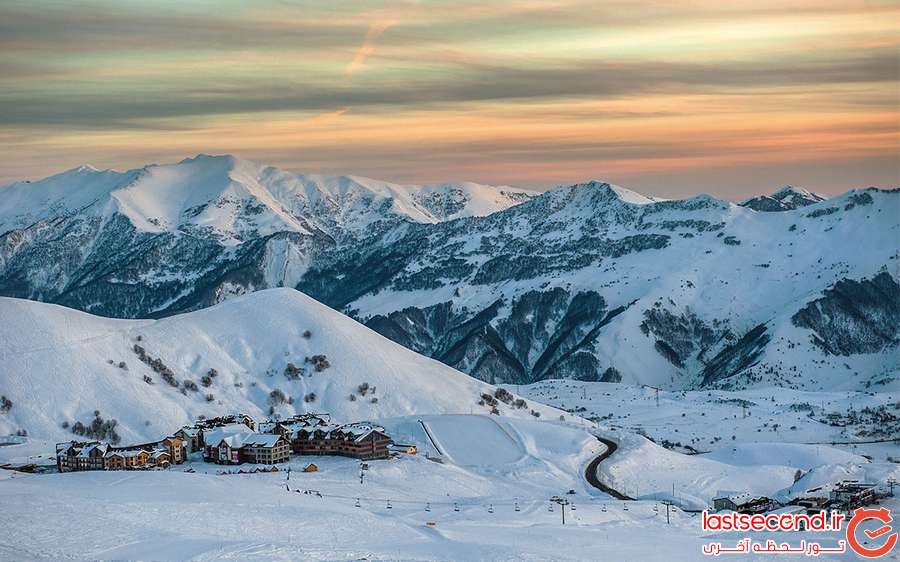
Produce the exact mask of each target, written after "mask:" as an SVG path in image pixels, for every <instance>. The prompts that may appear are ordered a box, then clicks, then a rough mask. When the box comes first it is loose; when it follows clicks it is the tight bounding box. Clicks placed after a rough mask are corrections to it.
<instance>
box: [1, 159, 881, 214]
mask: <svg viewBox="0 0 900 562" xmlns="http://www.w3.org/2000/svg"><path fill="white" fill-rule="evenodd" d="M199 156H212V157H226V156H230V157H234V158H237V159H239V160H250V161H252V162H255V163H256V164H259V165H262V166H269V165H273V164H270V163H269V162H265V161H260V160H256V159H250V158H244V157H242V156H241V155H239V154H224V153H223V154H209V153H197V154H191V155H186V156H184V157H183V158H178V159H176V160H172V161H160V162H145V163H144V164H141V165H138V166H110V167H106V166H97V165H94V164H93V163H91V162H82V163H80V164H78V165H76V166H71V167H68V168H66V169H61V170H55V171H52V172H50V173H49V174H47V175H46V176H41V177H31V178H19V179H17V180H13V181H12V182H2V183H0V188H2V187H4V186H7V185H11V184H12V183H16V182H19V181H28V182H34V181H39V180H42V179H45V178H47V177H52V176H55V175H59V174H62V173H65V172H69V171H72V170H74V169H77V168H78V167H80V166H90V167H92V168H94V169H96V170H98V171H105V170H113V171H117V172H126V171H128V170H134V169H139V168H141V167H144V166H151V165H161V166H165V165H172V164H177V163H179V162H182V161H184V160H190V159H193V158H196V157H199ZM276 167H278V168H280V169H282V170H284V171H288V172H292V173H296V174H303V175H325V176H352V177H362V178H368V179H373V180H377V181H385V182H389V183H393V184H397V185H400V186H403V185H428V184H445V183H458V182H472V183H481V182H475V181H473V180H470V179H467V178H446V179H437V180H434V181H425V182H421V183H412V182H402V181H393V180H391V179H389V178H379V177H371V176H364V175H362V174H352V173H348V174H323V173H320V172H317V171H311V170H295V169H291V168H290V167H286V168H282V167H280V166H276ZM590 181H598V182H606V183H610V184H612V185H615V186H618V187H622V188H625V189H628V190H630V191H635V192H637V193H640V194H642V195H652V196H655V197H659V198H661V199H665V198H666V196H665V195H663V194H655V193H649V192H645V191H641V190H640V189H635V188H634V187H633V186H629V185H622V184H621V183H617V182H615V181H611V180H609V179H608V178H604V177H598V176H594V177H585V178H581V179H580V180H575V181H570V182H562V183H558V184H553V185H539V186H526V185H513V184H494V185H492V186H493V187H504V186H506V187H515V188H522V189H528V190H532V191H535V192H538V193H540V192H545V191H549V190H551V189H555V188H559V187H566V186H569V185H573V184H577V183H586V182H590ZM482 185H491V184H482ZM785 187H794V188H802V189H806V190H808V191H812V192H814V193H817V194H819V195H824V196H828V197H833V196H835V195H841V194H843V193H846V192H847V191H850V190H852V189H864V188H868V187H875V188H879V189H894V188H896V186H881V185H858V186H848V187H847V188H846V189H844V190H842V191H838V192H836V193H825V192H822V191H819V190H816V189H814V188H810V187H809V186H805V185H798V184H778V185H771V186H761V187H760V189H759V190H758V191H757V192H754V193H749V194H748V195H745V196H741V197H729V196H721V195H716V194H714V193H709V192H706V191H697V192H695V193H685V194H682V195H676V196H673V198H685V197H691V196H694V195H713V196H715V197H719V198H721V199H724V200H728V201H733V202H741V201H744V200H746V199H749V198H751V197H754V196H760V195H772V194H774V193H775V192H777V191H779V190H780V189H783V188H785Z"/></svg>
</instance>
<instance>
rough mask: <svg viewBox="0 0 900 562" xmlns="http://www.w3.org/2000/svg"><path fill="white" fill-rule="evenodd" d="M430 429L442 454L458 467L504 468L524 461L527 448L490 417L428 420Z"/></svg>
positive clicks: (430, 417)
mask: <svg viewBox="0 0 900 562" xmlns="http://www.w3.org/2000/svg"><path fill="white" fill-rule="evenodd" d="M422 423H424V424H425V426H426V427H427V428H428V431H429V433H430V434H431V435H432V436H433V438H434V439H435V441H436V444H437V446H438V448H439V450H440V451H441V452H442V453H443V455H444V456H445V457H446V458H447V459H448V460H450V461H451V462H453V463H455V464H458V465H463V466H466V465H486V466H501V465H505V464H511V463H515V462H518V461H521V460H522V459H524V458H525V455H526V452H525V446H524V445H523V444H522V443H521V442H520V441H519V440H518V439H516V438H515V437H513V435H512V434H511V433H510V431H509V430H508V429H507V428H505V427H504V426H503V425H502V424H501V423H500V422H499V421H497V420H496V419H494V418H492V417H488V416H438V417H434V416H429V417H428V418H427V419H426V420H425V421H423V422H422Z"/></svg>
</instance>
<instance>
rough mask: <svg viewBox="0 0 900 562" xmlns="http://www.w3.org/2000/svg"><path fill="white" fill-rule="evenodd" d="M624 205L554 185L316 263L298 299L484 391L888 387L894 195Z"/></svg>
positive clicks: (894, 312)
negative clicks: (759, 206)
mask: <svg viewBox="0 0 900 562" xmlns="http://www.w3.org/2000/svg"><path fill="white" fill-rule="evenodd" d="M622 193H623V192H622V190H621V189H620V188H616V187H614V186H610V185H608V184H605V183H600V182H589V183H585V184H579V185H575V186H570V187H563V188H560V189H556V190H553V191H550V192H548V193H546V194H544V195H542V196H540V197H538V198H535V199H533V200H531V201H529V202H527V203H525V204H523V205H519V206H517V207H513V208H510V209H507V210H505V211H501V212H498V213H494V214H492V215H490V216H488V217H484V218H480V219H471V220H466V221H454V222H449V223H443V224H438V225H433V226H428V227H416V228H410V229H407V230H406V232H405V233H404V236H403V237H402V238H398V239H395V240H392V242H391V243H390V244H389V245H388V244H384V243H382V242H381V241H379V240H370V241H367V242H363V243H362V244H357V245H355V246H353V247H351V248H337V249H334V250H330V251H327V252H325V253H324V254H322V255H320V256H319V257H318V258H317V260H316V263H315V265H314V266H313V268H312V269H311V270H310V271H308V272H307V273H306V275H304V277H303V279H302V280H301V283H300V285H299V288H300V289H301V290H303V291H305V292H307V293H308V294H310V295H311V296H313V297H314V298H316V299H319V300H321V301H323V302H325V303H327V304H330V305H332V306H335V307H337V308H340V309H343V310H346V311H348V312H350V313H352V314H353V315H355V316H356V317H358V318H361V319H363V320H364V321H366V322H367V324H368V325H369V326H371V327H372V328H374V329H375V330H377V331H379V332H381V333H383V334H385V335H388V336H389V337H391V338H392V339H394V340H395V341H399V342H401V343H403V344H404V345H406V346H407V347H410V348H411V349H415V350H417V351H420V352H421V353H424V354H426V355H430V356H432V357H436V358H439V359H440V360H441V361H444V362H446V363H447V364H450V365H453V366H455V367H457V368H459V369H460V370H462V371H465V372H469V373H471V374H473V375H475V376H476V377H479V378H481V379H484V380H488V381H503V382H512V383H527V382H532V381H536V380H543V379H548V378H578V379H585V380H603V381H619V380H622V381H625V382H638V383H644V384H651V385H656V386H660V385H662V386H667V387H675V388H684V387H697V386H703V385H712V384H715V385H720V386H748V385H754V384H779V385H784V386H792V387H797V388H806V389H816V388H867V387H869V386H870V385H882V384H891V385H896V384H897V374H898V370H900V354H898V350H897V344H898V340H900V285H898V282H897V280H898V277H900V275H898V254H900V246H898V240H900V191H896V190H895V191H882V190H877V189H868V190H862V191H852V192H849V193H847V194H845V195H843V196H840V197H836V198H834V199H830V200H827V201H822V202H819V203H817V204H814V205H811V206H808V207H804V208H802V209H797V210H794V211H786V212H781V213H768V212H757V211H754V210H752V209H749V208H746V207H742V206H739V205H735V204H731V203H728V202H725V201H720V200H717V199H714V198H712V197H709V196H698V197H693V198H690V199H685V200H680V201H647V200H637V201H636V200H635V198H634V197H633V196H623V195H622ZM335 278H339V279H340V282H339V283H334V282H333V281H332V280H333V279H335Z"/></svg>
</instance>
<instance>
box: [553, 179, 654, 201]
mask: <svg viewBox="0 0 900 562" xmlns="http://www.w3.org/2000/svg"><path fill="white" fill-rule="evenodd" d="M570 187H571V189H574V190H577V191H583V192H585V193H591V194H593V195H599V196H601V197H604V198H609V199H617V200H619V201H622V202H623V203H630V204H632V205H647V204H649V203H655V202H656V201H657V199H654V198H652V197H647V196H646V195H642V194H640V193H638V192H636V191H632V190H630V189H625V188H624V187H620V186H618V185H614V184H611V183H609V182H607V181H603V180H597V179H592V180H588V181H585V182H582V183H577V184H575V185H572V186H570Z"/></svg>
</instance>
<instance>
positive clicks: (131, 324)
mask: <svg viewBox="0 0 900 562" xmlns="http://www.w3.org/2000/svg"><path fill="white" fill-rule="evenodd" d="M0 318H3V322H0V364H2V369H0V395H3V396H5V397H6V399H7V400H9V401H10V402H11V406H10V407H9V408H6V410H7V411H4V412H2V413H0V434H8V433H13V432H16V431H18V430H20V429H24V430H26V431H27V432H28V433H29V435H31V436H32V437H38V438H44V439H63V438H66V437H67V436H71V430H70V429H69V428H70V427H71V426H72V425H74V424H75V422H81V423H82V424H85V425H90V424H91V422H92V420H93V419H94V418H95V414H94V412H95V410H96V411H99V413H100V417H101V418H102V419H103V420H104V421H109V420H117V422H118V424H117V425H116V427H115V428H114V430H115V431H116V432H117V433H118V434H119V435H120V437H121V438H122V439H123V440H124V441H128V440H142V439H150V438H158V437H159V436H161V435H164V434H166V433H171V432H172V431H174V430H175V429H177V428H178V427H180V426H181V425H182V424H184V423H187V422H188V421H190V420H193V419H197V418H198V417H199V416H207V417H209V416H213V415H221V414H225V413H233V412H245V413H248V414H250V415H253V416H254V417H258V418H266V417H269V416H277V415H280V416H288V415H292V414H294V413H299V412H307V411H312V412H328V413H330V414H331V415H332V417H333V419H335V420H336V421H338V422H350V421H359V420H368V419H380V418H387V417H392V416H403V415H416V414H419V415H422V414H435V413H465V414H469V413H481V414H487V413H489V411H490V409H491V406H487V405H483V404H479V401H481V396H480V395H481V393H483V392H488V393H492V394H493V392H494V388H493V387H491V386H489V385H487V384H485V383H483V382H481V381H478V380H475V379H473V378H471V377H469V376H468V375H465V374H463V373H460V372H458V371H455V370H454V369H451V368H450V367H447V366H446V365H443V364H442V363H439V362H437V361H435V360H432V359H429V358H427V357H422V356H421V355H417V354H416V353H413V352H411V351H409V350H408V349H405V348H403V347H401V346H400V345H398V344H396V343H393V342H391V341H389V340H387V339H385V338H383V337H382V336H380V335H378V334H376V333H374V332H372V331H371V330H369V329H368V328H366V327H365V326H362V325H361V324H359V323H357V322H356V321H354V320H352V319H350V318H348V317H346V316H344V315H342V314H340V313H338V312H336V311H334V310H331V309H329V308H328V307H326V306H324V305H322V304H320V303H317V302H316V301H314V300H312V299H311V298H309V297H307V296H305V295H303V294H302V293H300V292H298V291H294V290H292V289H270V290H267V291H259V292H256V293H253V294H249V295H244V296H241V297H237V298H234V299H230V300H228V301H227V302H225V303H222V304H220V305H217V306H214V307H210V308H207V309H204V310H200V311H195V312H191V313H188V314H184V315H178V316H172V317H169V318H165V319H162V320H113V319H109V318H101V317H97V316H92V315H90V314H86V313H84V312H79V311H75V310H71V309H67V308H64V307H61V306H57V305H52V304H44V303H38V302H34V301H28V300H21V299H10V298H0ZM210 369H214V370H215V371H214V374H213V373H210ZM497 408H498V411H499V412H500V413H501V414H503V415H512V416H519V417H524V416H527V417H529V418H530V417H531V415H532V414H531V412H532V410H534V411H535V412H540V413H543V414H544V415H545V416H549V417H555V416H556V415H558V414H559V412H558V411H557V410H555V409H552V408H549V407H545V406H543V405H540V404H537V403H534V404H532V403H530V402H529V403H527V404H526V405H525V406H524V407H519V408H517V407H514V406H513V405H510V404H507V403H505V402H503V401H498V403H497ZM64 423H66V424H67V425H68V426H69V427H63V424H64ZM107 437H109V436H107Z"/></svg>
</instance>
